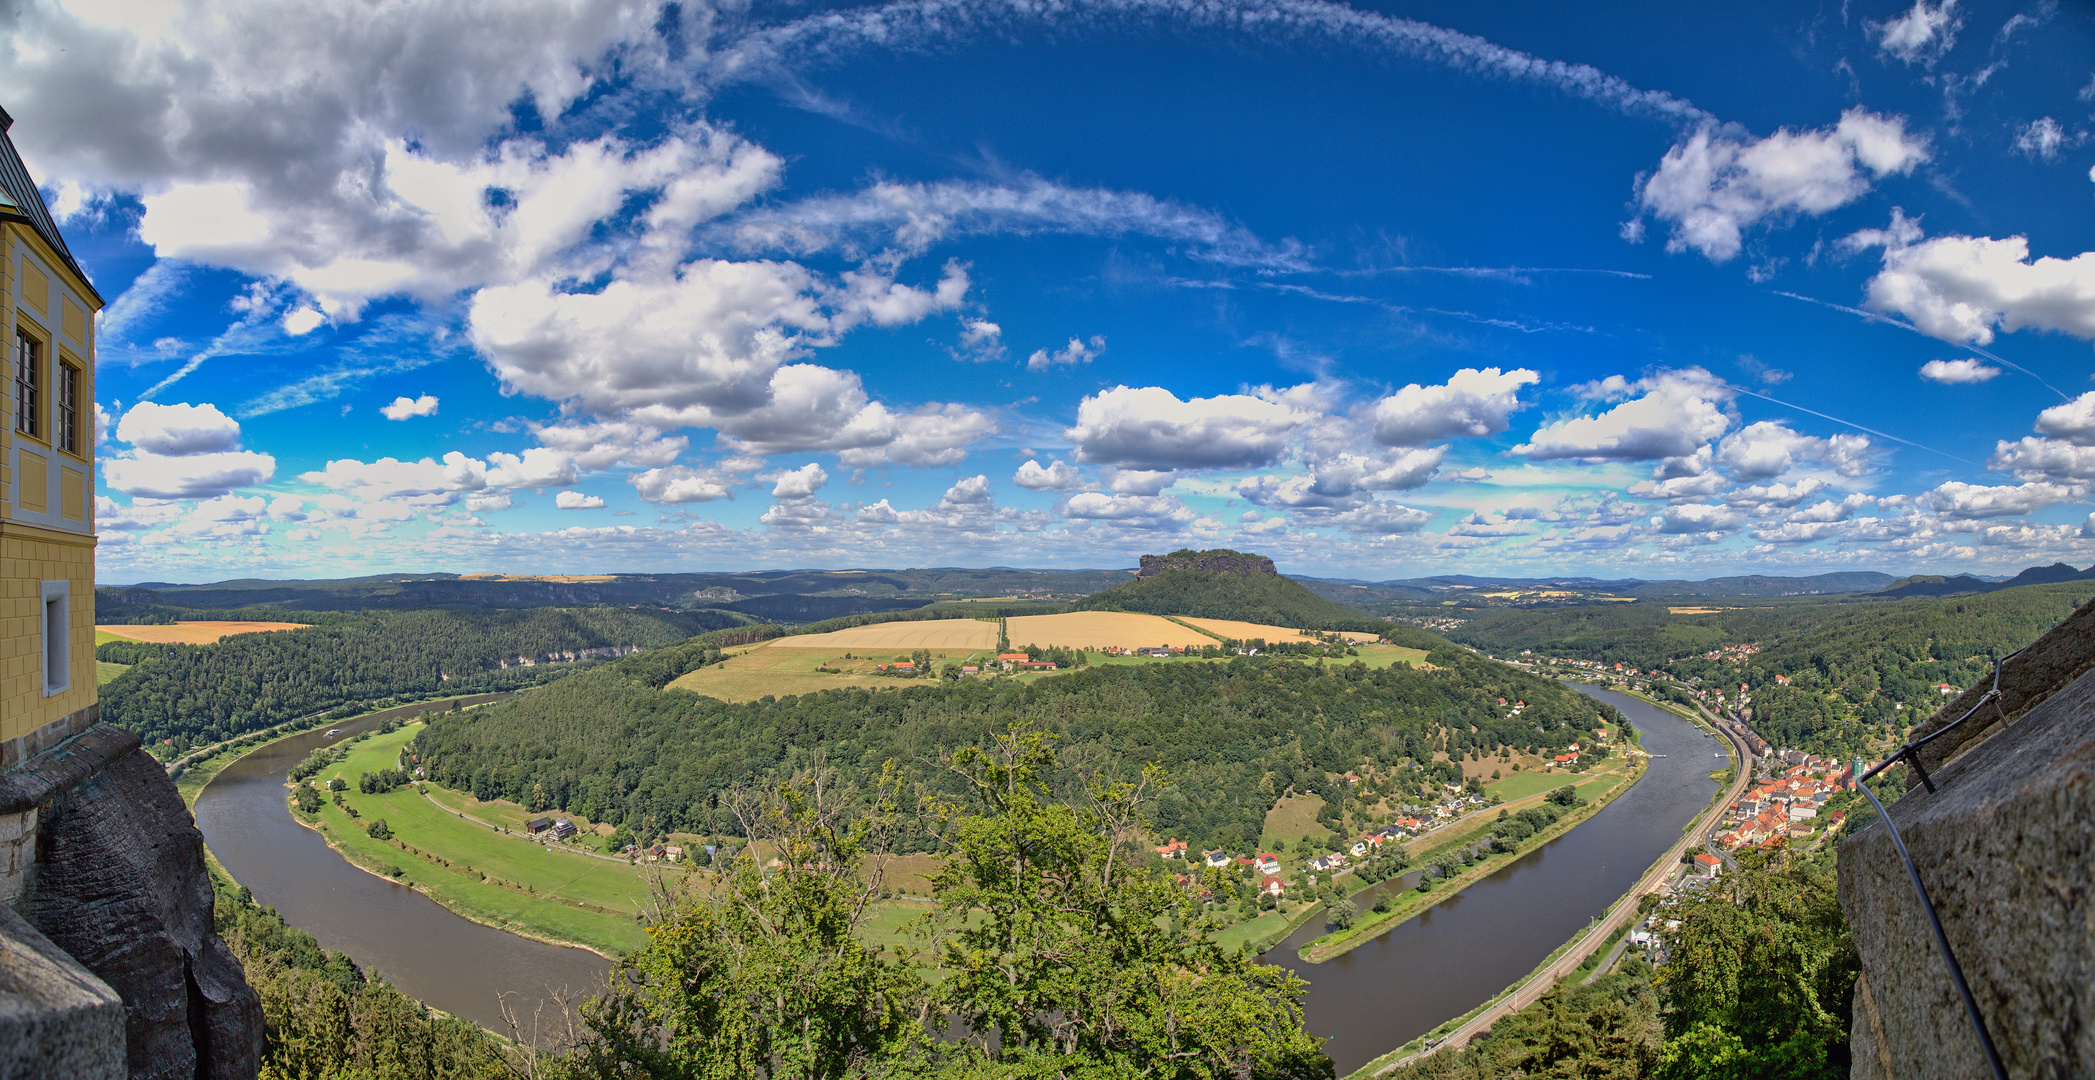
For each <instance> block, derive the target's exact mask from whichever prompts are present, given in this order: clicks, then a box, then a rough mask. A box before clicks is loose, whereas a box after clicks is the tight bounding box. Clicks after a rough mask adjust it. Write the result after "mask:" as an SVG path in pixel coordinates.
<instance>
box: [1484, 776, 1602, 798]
mask: <svg viewBox="0 0 2095 1080" xmlns="http://www.w3.org/2000/svg"><path fill="white" fill-rule="evenodd" d="M1584 779H1587V777H1586V774H1584V773H1567V772H1551V773H1546V772H1528V771H1526V770H1522V771H1520V772H1517V773H1513V774H1511V775H1509V776H1507V777H1506V778H1505V779H1504V780H1493V781H1490V782H1489V783H1486V784H1485V785H1484V792H1485V793H1486V794H1488V795H1496V796H1498V797H1499V798H1501V799H1504V800H1506V801H1507V802H1512V801H1513V800H1515V799H1525V798H1527V797H1528V796H1530V795H1539V794H1541V793H1542V792H1545V791H1555V790H1556V789H1558V788H1560V787H1563V786H1564V785H1566V784H1576V783H1578V782H1579V781H1581V780H1584Z"/></svg>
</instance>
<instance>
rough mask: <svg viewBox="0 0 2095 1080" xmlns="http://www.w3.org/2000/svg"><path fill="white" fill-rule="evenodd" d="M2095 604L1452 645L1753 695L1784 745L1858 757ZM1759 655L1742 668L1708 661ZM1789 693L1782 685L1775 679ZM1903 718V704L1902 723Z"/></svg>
mask: <svg viewBox="0 0 2095 1080" xmlns="http://www.w3.org/2000/svg"><path fill="white" fill-rule="evenodd" d="M2091 596H2095V581H2073V582H2066V583H2062V584H2054V585H2032V586H2025V587H2018V588H2014V589H2004V590H2001V591H1998V592H1991V593H1985V594H1982V595H1976V596H1959V597H1950V598H1944V599H1913V600H1861V599H1856V600H1844V601H1838V602H1830V603H1816V602H1805V603H1780V604H1768V605H1762V606H1746V607H1739V608H1735V609H1733V610H1729V611H1717V612H1710V613H1706V614H1690V615H1675V614H1672V613H1671V610H1670V609H1669V608H1668V607H1666V606H1665V605H1663V604H1652V603H1642V602H1640V603H1637V604H1628V605H1615V606H1601V605H1593V606H1588V607H1574V608H1558V609H1554V610H1546V611H1536V610H1525V611H1523V610H1506V611H1492V612H1489V613H1486V614H1482V615H1479V616H1478V617H1477V618H1475V619H1472V620H1471V621H1469V622H1468V623H1466V624H1464V625H1462V626H1460V627H1457V628H1456V629H1455V630H1453V631H1451V632H1450V633H1449V635H1448V636H1449V637H1451V638H1453V639H1455V640H1457V641H1461V642H1464V643H1466V644H1469V645H1472V646H1475V647H1476V648H1479V649H1483V650H1485V651H1486V652H1490V653H1494V654H1497V655H1501V656H1505V655H1512V654H1517V653H1519V652H1520V651H1521V650H1523V649H1532V650H1534V651H1535V652H1536V653H1539V654H1543V655H1548V656H1563V657H1572V658H1576V659H1582V660H1599V661H1603V662H1606V663H1610V664H1612V663H1617V662H1620V663H1622V664H1624V665H1626V666H1630V667H1638V668H1644V669H1656V670H1661V671H1665V672H1667V673H1668V674H1671V675H1673V676H1674V677H1675V678H1678V679H1681V680H1683V681H1686V680H1692V679H1700V680H1702V682H1703V683H1704V684H1706V685H1709V686H1712V687H1723V686H1730V687H1733V688H1735V687H1736V685H1737V684H1738V683H1741V682H1744V683H1746V684H1747V685H1748V686H1749V687H1750V688H1751V693H1752V697H1753V708H1754V714H1755V716H1754V728H1755V730H1756V731H1759V732H1760V733H1761V735H1762V737H1764V738H1766V739H1768V740H1769V741H1770V742H1773V743H1775V744H1776V745H1779V746H1796V747H1799V748H1801V749H1807V750H1815V751H1832V752H1845V751H1848V750H1853V749H1859V748H1860V743H1861V736H1862V735H1864V734H1865V732H1862V731H1861V730H1859V729H1858V728H1857V726H1856V725H1857V724H1858V723H1860V724H1875V725H1891V724H1910V723H1914V722H1916V721H1918V720H1919V719H1921V718H1924V717H1926V716H1928V715H1929V714H1930V713H1932V712H1934V711H1935V708H1936V707H1937V706H1938V705H1939V704H1940V703H1941V701H1942V700H1943V698H1942V695H1941V694H1939V693H1938V692H1937V691H1936V689H1935V687H1936V686H1937V685H1938V684H1943V683H1947V684H1949V685H1951V686H1955V687H1958V688H1959V689H1961V688H1963V687H1966V686H1969V685H1971V684H1972V683H1975V682H1977V681H1978V680H1979V679H1981V678H1983V677H1985V676H1986V675H1987V673H1988V672H1989V671H1991V667H1990V665H1989V663H1988V660H1987V656H1988V654H1989V653H1991V654H1992V655H1996V656H2006V655H2007V654H2008V653H2011V652H2013V651H2015V650H2016V649H2019V648H2021V647H2022V646H2024V645H2026V644H2028V643H2029V642H2031V641H2034V640H2036V638H2037V637H2038V636H2039V635H2040V634H2042V633H2044V632H2045V631H2046V630H2049V629H2051V628H2052V627H2053V626H2055V625H2057V624H2058V623H2059V621H2060V620H2062V619H2064V618H2065V617H2066V616H2067V615H2069V614H2071V613H2072V612H2073V610H2074V609H2075V608H2076V607H2079V606H2080V605H2081V604H2083V603H2085V602H2087V600H2088V599H2089V597H2091ZM1749 642H1751V643H1758V644H1760V645H1761V648H1760V650H1759V651H1758V652H1755V653H1753V654H1752V655H1751V656H1750V657H1748V658H1746V659H1744V661H1743V662H1737V663H1735V662H1734V657H1735V655H1736V654H1728V655H1726V656H1722V657H1719V658H1716V659H1710V658H1708V657H1706V656H1705V655H1704V654H1706V653H1708V652H1709V651H1711V650H1717V649H1722V648H1724V647H1726V646H1731V645H1740V644H1745V643H1749ZM1777 675H1781V676H1782V677H1783V678H1785V679H1788V680H1789V685H1787V686H1785V685H1783V684H1781V683H1780V682H1778V681H1777V680H1776V679H1775V676H1777ZM1899 705H1904V706H1905V708H1904V709H1903V710H1901V709H1899V708H1898V706H1899Z"/></svg>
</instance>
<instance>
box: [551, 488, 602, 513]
mask: <svg viewBox="0 0 2095 1080" xmlns="http://www.w3.org/2000/svg"><path fill="white" fill-rule="evenodd" d="M553 505H554V506H557V507H559V508H560V509H562V510H601V509H603V508H604V500H603V498H602V497H601V496H597V495H584V494H582V493H581V492H579V491H563V492H561V493H560V494H558V495H555V496H553Z"/></svg>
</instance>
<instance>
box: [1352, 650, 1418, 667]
mask: <svg viewBox="0 0 2095 1080" xmlns="http://www.w3.org/2000/svg"><path fill="white" fill-rule="evenodd" d="M1355 648H1357V649H1359V650H1360V662H1361V663H1363V664H1366V665H1367V666H1369V667H1371V668H1386V667H1390V666H1391V665H1394V664H1410V665H1411V666H1412V667H1415V668H1425V669H1426V670H1429V671H1430V670H1432V665H1430V664H1427V663H1426V650H1424V649H1407V648H1405V647H1404V646H1402V645H1359V646H1355Z"/></svg>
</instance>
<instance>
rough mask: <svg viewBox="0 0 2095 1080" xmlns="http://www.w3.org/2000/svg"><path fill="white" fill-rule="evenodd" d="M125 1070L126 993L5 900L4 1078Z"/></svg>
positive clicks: (73, 1077)
mask: <svg viewBox="0 0 2095 1080" xmlns="http://www.w3.org/2000/svg"><path fill="white" fill-rule="evenodd" d="M123 1075H124V1001H123V999H122V998H120V997H118V996H117V993H116V991H114V990H111V989H110V988H109V986H108V984H107V983H104V982H103V981H102V980H100V979H97V978H95V976H94V973H93V972H90V971H88V970H87V969H86V968H84V967H81V966H80V964H79V962H78V961H76V960H74V959H73V958H72V957H70V956H67V955H66V954H65V952H64V951H63V950H61V949H59V947H58V946H56V945H54V944H52V943H51V941H50V939H48V938H46V937H44V935H42V934H39V933H37V932H36V928H35V927H33V926H30V925H29V924H28V923H27V922H24V921H23V920H22V917H21V916H19V915H17V914H15V913H14V912H13V911H11V910H9V909H7V908H4V907H0V1080H18V1078H19V1080H31V1078H45V1077H61V1078H63V1080H121V1078H122V1077H123Z"/></svg>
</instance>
